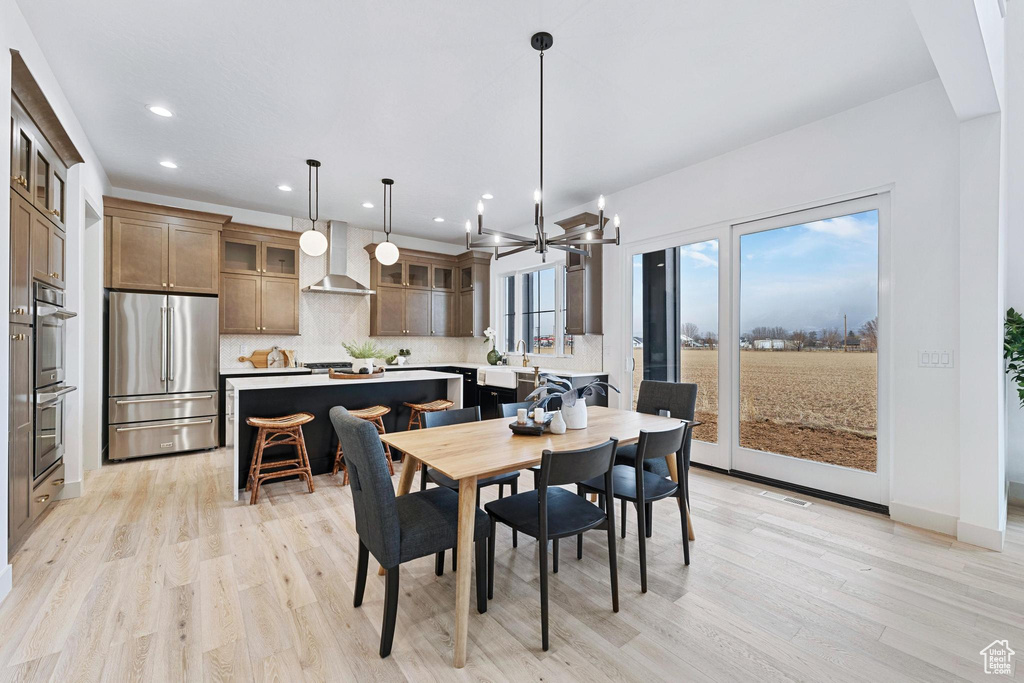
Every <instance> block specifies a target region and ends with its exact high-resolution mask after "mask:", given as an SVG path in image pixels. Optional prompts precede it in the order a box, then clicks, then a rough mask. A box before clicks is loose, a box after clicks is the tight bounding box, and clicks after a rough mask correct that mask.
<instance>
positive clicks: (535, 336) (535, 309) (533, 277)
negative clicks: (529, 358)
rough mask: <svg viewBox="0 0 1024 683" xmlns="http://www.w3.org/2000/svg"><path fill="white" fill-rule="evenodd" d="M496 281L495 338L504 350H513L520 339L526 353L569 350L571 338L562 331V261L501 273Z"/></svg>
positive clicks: (515, 350)
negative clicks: (507, 273)
mask: <svg viewBox="0 0 1024 683" xmlns="http://www.w3.org/2000/svg"><path fill="white" fill-rule="evenodd" d="M500 283H501V285H500V286H501V288H500V290H499V304H500V306H501V312H500V314H499V316H498V320H499V324H500V325H501V326H502V327H501V329H500V330H499V331H498V338H499V339H500V340H501V341H500V343H501V345H502V349H503V350H504V351H505V353H516V352H517V349H516V343H517V341H518V340H520V339H522V340H524V341H525V342H526V348H527V353H529V354H542V355H548V356H557V355H569V354H572V351H573V341H574V340H573V337H572V335H568V334H566V333H565V291H564V290H565V267H564V266H563V265H561V264H557V265H548V266H543V267H540V268H532V269H529V270H523V271H519V272H518V273H512V274H509V275H503V276H501V278H500ZM520 352H521V351H520Z"/></svg>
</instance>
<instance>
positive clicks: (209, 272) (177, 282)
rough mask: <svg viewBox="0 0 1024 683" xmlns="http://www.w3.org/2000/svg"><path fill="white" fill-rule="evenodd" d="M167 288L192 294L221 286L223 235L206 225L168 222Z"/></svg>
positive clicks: (207, 291) (213, 290)
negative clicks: (197, 225)
mask: <svg viewBox="0 0 1024 683" xmlns="http://www.w3.org/2000/svg"><path fill="white" fill-rule="evenodd" d="M167 231H168V233H167V234H168V237H167V245H168V247H167V252H168V256H167V288H168V290H174V292H188V293H190V294H216V293H217V292H218V291H219V290H220V235H219V234H218V233H217V232H214V231H211V230H206V229H203V228H192V227H187V226H183V225H168V226H167Z"/></svg>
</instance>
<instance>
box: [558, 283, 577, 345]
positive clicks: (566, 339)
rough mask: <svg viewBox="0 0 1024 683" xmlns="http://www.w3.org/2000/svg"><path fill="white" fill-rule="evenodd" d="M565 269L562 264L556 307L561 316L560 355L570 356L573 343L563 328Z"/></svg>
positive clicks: (570, 336)
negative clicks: (559, 294)
mask: <svg viewBox="0 0 1024 683" xmlns="http://www.w3.org/2000/svg"><path fill="white" fill-rule="evenodd" d="M567 270H568V269H567V268H566V267H564V266H563V267H562V296H561V299H560V300H559V301H560V302H561V303H559V308H558V313H559V315H560V316H561V318H562V355H563V356H571V355H572V343H573V338H572V335H571V334H569V333H568V332H566V330H565V309H566V303H565V301H566V296H567V295H566V287H565V283H566V282H567V281H568V280H567V278H566V272H567Z"/></svg>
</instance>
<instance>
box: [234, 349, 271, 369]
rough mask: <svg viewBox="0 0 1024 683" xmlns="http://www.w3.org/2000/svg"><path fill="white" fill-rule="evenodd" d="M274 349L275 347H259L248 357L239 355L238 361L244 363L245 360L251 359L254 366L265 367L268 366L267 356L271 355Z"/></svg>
mask: <svg viewBox="0 0 1024 683" xmlns="http://www.w3.org/2000/svg"><path fill="white" fill-rule="evenodd" d="M273 350H274V349H258V350H256V351H253V352H252V355H251V356H249V357H248V358H247V357H245V356H239V357H238V362H240V363H244V362H245V361H249V362H250V363H252V366H253V367H254V368H265V367H267V356H269V355H270V353H271V352H272V351H273Z"/></svg>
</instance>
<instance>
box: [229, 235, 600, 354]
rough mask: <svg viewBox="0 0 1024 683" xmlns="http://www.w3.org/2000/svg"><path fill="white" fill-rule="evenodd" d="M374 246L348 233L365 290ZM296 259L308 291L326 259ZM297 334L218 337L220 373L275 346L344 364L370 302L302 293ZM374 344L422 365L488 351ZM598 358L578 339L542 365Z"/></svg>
mask: <svg viewBox="0 0 1024 683" xmlns="http://www.w3.org/2000/svg"><path fill="white" fill-rule="evenodd" d="M310 226H311V222H310V221H309V220H307V219H302V218H293V219H292V229H293V230H296V231H300V232H301V231H303V230H308V229H309V228H310ZM316 228H317V230H320V231H321V232H326V231H327V222H326V221H318V222H317V224H316ZM372 241H373V233H372V232H370V231H369V230H361V229H359V228H353V227H349V228H348V274H349V275H350V276H351V277H353V278H355V279H356V280H358V281H359V282H361V283H363V284H364V285H369V283H370V261H369V258H368V257H367V254H366V251H365V250H364V249H363V247H365V246H366V245H367V244H370V243H371V242H372ZM300 258H301V260H300V266H299V273H300V282H299V285H300V287H303V288H304V287H308V286H309V285H311V284H313V283H314V282H317V281H318V280H320V279H321V278H322V277H323V276H324V275H326V274H327V267H328V257H327V254H324V255H323V256H308V255H306V254H301V257H300ZM299 329H301V330H302V334H300V335H282V336H275V335H267V334H224V335H221V337H220V366H221V368H222V369H229V368H241V367H251V366H250V364H249V363H248V362H240V361H239V360H238V358H239V356H248V355H250V354H251V353H252V352H253V351H254V350H256V349H270V348H273V347H275V346H278V347H280V348H282V349H294V350H295V352H296V359H297V360H298V362H300V363H310V362H316V361H334V360H345V359H347V358H348V354H347V353H346V352H345V349H344V348H343V347H342V346H341V342H343V341H346V342H352V341H362V340H364V339H366V337H367V335H368V333H369V330H370V297H369V296H351V295H347V294H327V293H324V292H302V293H301V294H300V295H299ZM374 341H375V342H376V343H377V344H378V345H380V346H382V347H384V348H386V349H390V350H392V352H394V353H397V352H398V349H399V348H406V349H410V350H411V351H412V357H411V361H412V362H421V363H427V362H429V363H434V362H445V361H452V362H455V361H465V362H484V361H485V357H486V355H487V351H488V348H489V347H488V346H487V343H486V340H485V339H483V338H482V337H477V338H472V339H467V338H453V337H375V338H374ZM601 354H602V338H601V337H600V336H586V337H577V338H576V349H575V354H574V355H573V356H572V357H571V358H550V359H545V360H543V361H541V362H542V364H543V365H544V366H545V367H551V368H563V369H581V370H591V369H593V370H599V369H600V368H601ZM518 358H521V357H518ZM513 362H515V360H513Z"/></svg>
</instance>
